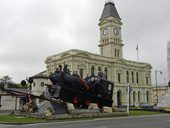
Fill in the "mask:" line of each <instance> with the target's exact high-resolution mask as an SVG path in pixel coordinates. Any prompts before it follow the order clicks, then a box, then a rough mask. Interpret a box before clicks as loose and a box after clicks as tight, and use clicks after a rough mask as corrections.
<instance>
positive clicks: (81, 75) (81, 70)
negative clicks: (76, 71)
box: [80, 68, 83, 78]
mask: <svg viewBox="0 0 170 128" xmlns="http://www.w3.org/2000/svg"><path fill="white" fill-rule="evenodd" d="M80 77H81V78H83V69H82V68H80Z"/></svg>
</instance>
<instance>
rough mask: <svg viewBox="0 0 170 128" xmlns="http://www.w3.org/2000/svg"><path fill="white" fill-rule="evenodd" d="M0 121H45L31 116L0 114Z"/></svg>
mask: <svg viewBox="0 0 170 128" xmlns="http://www.w3.org/2000/svg"><path fill="white" fill-rule="evenodd" d="M0 122H8V123H39V122H46V120H43V119H38V118H32V117H24V116H14V115H0Z"/></svg>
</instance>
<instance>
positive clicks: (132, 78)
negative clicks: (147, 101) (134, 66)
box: [132, 72, 134, 83]
mask: <svg viewBox="0 0 170 128" xmlns="http://www.w3.org/2000/svg"><path fill="white" fill-rule="evenodd" d="M132 83H134V73H133V72H132Z"/></svg>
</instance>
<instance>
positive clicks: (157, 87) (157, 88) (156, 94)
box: [155, 70, 162, 104]
mask: <svg viewBox="0 0 170 128" xmlns="http://www.w3.org/2000/svg"><path fill="white" fill-rule="evenodd" d="M157 73H160V74H162V71H157V70H155V81H156V104H158V83H157Z"/></svg>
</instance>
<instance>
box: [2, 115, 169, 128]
mask: <svg viewBox="0 0 170 128" xmlns="http://www.w3.org/2000/svg"><path fill="white" fill-rule="evenodd" d="M0 128H170V114H162V115H153V116H140V117H117V118H103V119H101V118H100V119H91V120H81V121H69V122H53V123H42V124H29V125H19V126H18V125H17V126H5V125H0Z"/></svg>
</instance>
